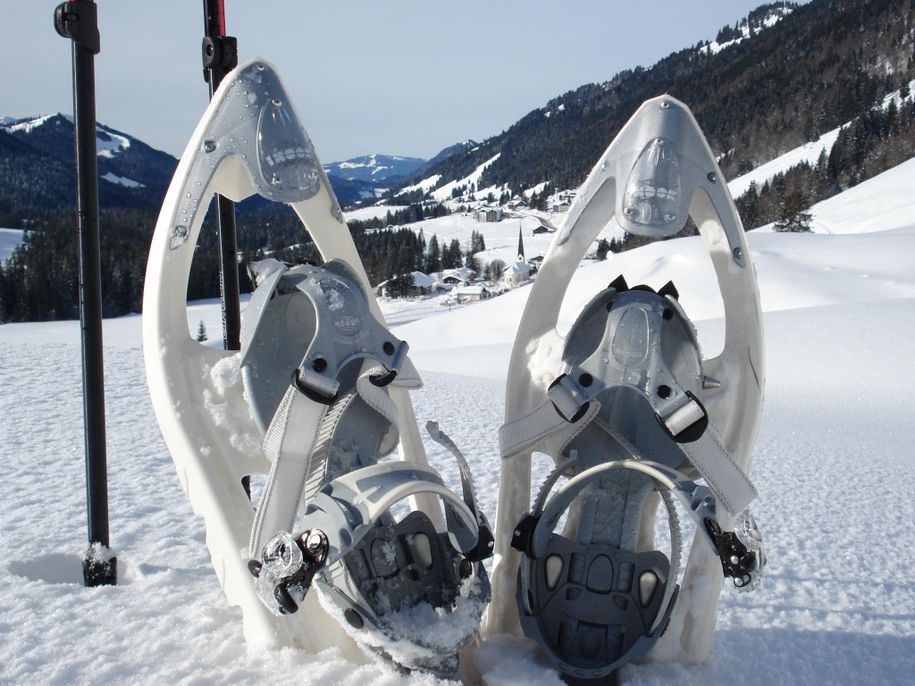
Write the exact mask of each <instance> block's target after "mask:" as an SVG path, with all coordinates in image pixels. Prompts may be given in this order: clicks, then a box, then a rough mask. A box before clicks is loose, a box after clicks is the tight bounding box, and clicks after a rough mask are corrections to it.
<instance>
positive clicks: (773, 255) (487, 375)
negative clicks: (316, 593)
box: [0, 162, 915, 686]
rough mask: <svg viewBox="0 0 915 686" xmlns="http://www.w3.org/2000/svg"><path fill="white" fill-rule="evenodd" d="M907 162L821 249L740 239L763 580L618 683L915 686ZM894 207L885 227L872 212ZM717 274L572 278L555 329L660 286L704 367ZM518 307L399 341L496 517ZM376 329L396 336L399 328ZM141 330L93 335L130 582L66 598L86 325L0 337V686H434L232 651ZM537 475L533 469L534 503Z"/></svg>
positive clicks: (493, 677) (528, 676)
mask: <svg viewBox="0 0 915 686" xmlns="http://www.w3.org/2000/svg"><path fill="white" fill-rule="evenodd" d="M911 164H912V163H911V162H910V163H905V165H900V167H897V168H896V169H895V170H890V171H889V172H886V173H884V174H882V175H880V177H877V178H876V179H875V180H874V181H873V182H872V183H871V186H870V187H869V188H867V187H866V186H865V184H861V186H859V187H857V188H856V189H852V190H851V191H848V192H847V193H846V194H843V195H841V196H837V198H833V199H831V201H826V202H824V203H821V205H820V206H818V208H815V209H816V217H817V221H818V222H819V221H822V222H823V223H824V226H826V227H827V228H829V229H830V230H831V231H832V232H831V233H816V234H781V233H766V232H753V233H751V234H750V248H751V251H752V254H753V258H754V260H755V263H756V268H757V272H758V275H759V280H760V291H761V295H762V303H763V307H764V309H765V315H764V325H765V331H766V359H767V386H766V403H765V408H764V412H763V416H762V423H761V428H760V433H759V438H758V440H757V448H756V457H755V460H754V473H753V477H754V481H755V483H756V485H757V487H758V488H759V491H760V493H761V499H760V501H759V503H758V506H756V507H755V511H756V516H757V519H758V521H759V522H760V525H761V527H762V529H763V534H764V536H765V540H766V542H767V545H768V559H769V565H768V567H767V576H766V578H765V579H764V581H763V585H762V586H761V588H760V589H759V590H757V591H756V592H754V593H752V594H741V593H737V592H735V591H734V590H733V589H731V588H726V589H725V590H724V592H723V593H722V603H721V608H720V610H719V618H718V629H717V632H716V635H715V642H714V648H713V653H712V656H711V658H710V659H709V661H708V662H707V663H705V664H702V665H690V666H685V665H666V664H651V663H649V664H643V665H630V666H627V667H625V668H624V670H623V673H622V680H623V681H624V682H625V683H630V684H640V685H642V684H667V683H671V682H673V683H682V684H687V685H697V686H698V685H699V684H709V683H711V684H719V683H720V684H724V683H733V682H734V680H735V675H739V680H740V681H741V683H746V684H751V685H760V686H762V685H763V684H811V685H812V684H823V683H828V684H849V685H851V684H859V683H868V684H902V683H911V678H912V673H913V670H915V650H913V639H912V637H913V635H915V585H913V583H912V582H911V581H910V580H908V577H907V572H908V570H910V569H912V568H913V567H915V527H912V521H915V500H913V498H912V497H911V494H912V492H913V489H915V470H913V469H912V448H911V446H912V443H913V425H912V420H911V410H912V403H911V401H910V400H909V398H910V397H911V389H912V388H913V386H915V365H913V364H912V363H911V341H912V340H913V339H915V200H912V199H909V200H908V202H904V200H905V199H906V198H911V193H907V194H906V193H901V192H899V188H900V187H901V186H900V185H897V184H904V183H905V178H906V177H908V178H909V179H911V178H912V169H913V167H911V166H908V165H911ZM861 188H864V190H858V189H861ZM849 194H850V195H849ZM880 198H885V199H886V200H880ZM893 198H898V199H899V200H898V202H896V203H895V204H893V205H892V206H890V205H888V204H887V205H885V206H884V207H882V208H881V207H875V204H876V203H879V202H888V200H889V199H893ZM875 199H876V200H875ZM830 202H831V204H829V203H830ZM830 213H832V214H830ZM876 214H879V215H880V217H881V219H879V220H878V219H874V220H873V221H874V222H877V221H882V222H884V225H885V226H886V227H888V228H890V229H891V230H883V231H878V230H874V229H875V225H872V224H871V222H872V218H873V217H874V216H875V215H876ZM443 219H448V218H443ZM518 221H519V220H512V222H500V224H502V223H504V224H510V223H513V226H514V232H513V236H512V241H513V242H516V241H517V228H518V223H517V222H518ZM474 226H475V227H476V228H477V229H479V228H481V227H483V228H486V225H482V224H476V223H475V224H474ZM489 226H492V225H489ZM855 227H858V228H859V229H863V230H865V231H866V232H860V231H859V232H854V231H853V229H854V228H855ZM453 228H454V230H455V231H458V230H461V231H463V230H464V229H463V227H459V226H458V225H457V224H455V225H454V227H453ZM503 228H505V227H503ZM501 230H502V229H500V231H501ZM426 235H427V236H430V235H431V231H429V230H428V229H427V230H426ZM441 237H442V236H441V233H440V238H441ZM546 238H547V239H549V236H546ZM494 240H495V239H494ZM488 241H489V239H488V237H487V242H488ZM525 247H527V237H525ZM512 249H514V248H512ZM529 252H533V251H531V250H529ZM710 269H711V268H710V266H709V265H708V262H707V257H706V256H705V255H704V252H703V250H702V247H701V245H700V242H699V239H697V238H687V239H677V240H670V241H664V242H661V243H654V244H652V245H650V246H647V247H645V248H640V249H638V250H634V251H630V252H628V253H624V254H622V255H618V256H614V257H612V258H611V259H609V260H607V261H605V262H599V263H590V264H586V265H585V266H583V267H582V268H580V269H579V270H578V271H577V272H576V275H575V278H574V281H573V283H572V286H571V288H570V291H569V301H570V302H568V303H567V305H566V307H565V308H564V309H563V311H562V314H561V318H560V319H561V322H560V325H561V326H560V328H562V329H565V328H567V327H568V326H569V324H570V323H571V321H572V320H573V319H574V317H575V315H576V314H577V308H579V307H580V306H581V305H582V304H583V303H584V302H585V301H587V300H588V299H589V298H590V297H591V295H592V294H593V293H594V292H595V291H596V290H597V289H599V288H603V287H605V286H606V284H607V283H608V281H609V280H610V279H612V278H613V277H614V276H616V275H617V274H619V273H620V272H622V273H624V274H625V276H626V278H627V280H628V281H629V283H633V284H634V283H641V282H647V283H649V284H650V285H653V286H660V285H662V284H663V283H664V282H665V281H666V280H667V279H668V278H673V279H674V280H675V281H676V284H677V287H678V288H679V290H680V293H681V294H682V299H681V301H682V303H683V305H684V307H685V309H686V310H687V312H688V313H689V314H690V316H692V317H693V318H694V319H696V320H697V327H698V330H699V336H700V341H701V343H702V345H703V348H704V350H705V352H706V354H709V351H712V350H714V349H715V348H716V346H720V345H721V341H722V338H723V326H722V321H721V319H719V318H717V317H719V316H720V314H721V310H720V303H719V302H717V300H716V298H714V297H712V294H713V293H714V290H715V283H714V276H713V275H712V274H711V272H710ZM529 293H530V288H527V287H522V288H519V289H516V290H514V291H511V292H510V293H508V294H506V295H503V296H500V297H498V298H493V299H490V300H487V301H485V302H482V303H479V304H474V305H469V306H466V307H461V308H454V309H453V310H451V311H447V310H445V309H444V308H439V309H441V310H444V311H443V312H442V314H440V315H437V316H434V317H425V318H420V319H417V320H415V321H413V322H412V323H409V324H405V325H401V326H397V327H395V329H394V333H395V334H396V335H397V336H399V337H401V338H403V339H405V340H407V341H408V342H409V343H410V346H411V356H412V358H413V360H414V361H415V362H416V364H417V366H418V368H419V369H420V370H421V371H422V373H423V377H424V380H425V382H426V386H425V388H423V389H421V390H419V391H417V392H415V393H414V394H413V397H414V401H415V403H416V414H417V419H418V421H419V422H420V425H424V424H425V422H426V421H427V420H430V419H435V420H438V421H439V422H440V423H441V425H442V429H443V430H444V431H446V432H447V433H448V434H449V435H451V437H452V438H453V439H454V440H455V442H456V443H457V444H458V445H459V446H460V448H461V450H462V451H463V452H464V454H465V455H466V456H467V459H468V462H469V463H470V466H471V468H472V469H473V471H474V474H475V478H476V485H477V492H478V496H479V501H480V505H481V507H482V509H483V510H484V511H485V512H487V513H488V514H489V515H490V518H491V519H492V518H493V517H494V515H495V510H496V501H497V497H498V476H499V467H500V464H499V458H498V445H497V432H498V427H499V424H500V423H501V420H502V413H503V398H504V392H505V384H504V378H505V373H506V367H507V362H508V356H509V354H510V350H511V344H512V340H513V338H514V329H515V326H516V324H517V321H518V319H519V317H520V314H521V310H522V309H523V307H524V303H525V300H526V298H527V296H528V294H529ZM384 309H385V311H386V313H390V314H391V315H392V317H391V318H392V320H393V319H394V318H395V315H397V314H398V313H399V312H400V313H402V312H405V311H408V310H409V308H404V307H401V304H400V303H396V304H395V303H384ZM187 318H188V325H189V329H190V330H191V331H195V330H196V327H197V323H198V321H200V320H201V319H202V320H204V321H205V323H206V326H207V329H208V332H209V334H210V338H211V339H218V338H219V334H218V332H219V312H218V305H217V304H216V303H215V302H213V301H209V302H200V303H194V304H192V305H191V306H190V307H189V309H188V313H187ZM140 321H141V320H140V316H139V315H134V316H130V317H123V318H119V319H113V320H107V321H106V322H105V342H106V351H105V353H106V392H107V431H108V456H109V466H110V481H109V495H110V502H111V533H112V548H113V549H114V551H115V553H116V554H117V556H118V561H119V575H120V578H121V581H122V583H121V585H119V586H117V587H106V588H96V589H86V588H83V587H82V586H81V585H80V584H79V580H80V559H81V556H82V554H83V551H84V549H85V547H86V543H85V529H84V522H85V519H84V517H85V496H84V491H83V478H84V474H83V470H84V467H83V440H82V402H81V398H80V395H79V392H78V389H79V387H80V366H79V365H80V347H79V324H78V322H72V321H71V322H48V323H29V324H9V325H3V326H0V384H2V389H3V392H2V394H0V414H2V416H3V418H4V419H3V422H2V424H0V460H2V462H3V464H5V465H7V467H8V469H7V470H6V473H5V477H4V490H3V497H2V498H0V531H2V534H3V535H2V536H0V556H2V560H3V562H2V563H0V636H2V640H0V683H68V684H70V683H73V684H94V683H100V682H113V683H134V682H137V683H176V684H178V683H180V684H204V683H233V684H255V683H271V684H304V685H305V686H325V685H326V684H328V683H352V684H378V685H381V684H384V685H388V684H390V685H394V684H404V683H408V684H436V683H439V682H438V681H437V680H435V679H433V678H431V677H429V676H422V675H417V674H412V675H409V676H408V675H403V674H400V673H397V672H395V671H394V670H393V669H391V668H390V667H388V666H386V665H384V664H381V663H379V662H376V661H370V662H368V663H367V664H362V665H354V664H350V663H348V662H346V661H345V660H344V659H343V657H342V656H341V654H340V653H339V652H337V651H336V650H329V651H326V652H323V653H321V654H319V655H307V654H304V653H301V652H298V651H295V650H292V649H285V650H280V651H273V652H268V651H266V650H263V649H258V648H255V647H251V646H247V645H246V644H245V643H244V641H243V639H242V635H241V617H240V613H239V611H238V610H237V609H236V608H230V607H228V606H227V605H226V601H225V597H224V596H223V594H222V591H221V590H220V588H219V584H218V582H217V580H216V575H215V574H214V572H213V569H212V567H211V564H210V560H209V557H208V554H207V550H206V546H205V543H204V537H205V533H204V530H203V525H202V520H201V519H199V518H198V517H196V516H195V515H194V514H193V513H192V511H191V508H190V506H189V504H188V503H187V501H186V499H185V498H184V496H183V495H182V492H181V489H180V486H179V484H178V479H177V478H176V474H175V470H174V467H173V466H172V463H171V460H170V458H169V456H168V452H167V449H166V448H165V444H164V442H163V440H162V438H161V436H160V434H159V429H158V427H157V424H156V422H155V419H154V417H153V413H152V408H151V406H150V401H149V396H148V393H147V390H146V384H145V379H144V365H143V357H142V351H141V349H140ZM236 371H237V370H236V369H234V368H233V367H232V366H231V363H229V362H227V363H226V366H225V368H224V369H221V370H219V373H220V376H219V378H218V379H217V380H218V381H219V382H220V383H231V382H232V381H233V379H234V378H235V374H236ZM217 386H218V384H217ZM216 400H218V398H217V399H216ZM214 408H216V404H214ZM426 447H427V450H428V452H429V456H430V460H431V462H432V464H433V465H435V466H436V467H438V468H439V469H440V470H441V471H442V473H443V475H444V477H445V479H446V482H447V483H449V485H451V486H452V487H453V488H459V486H458V484H459V476H458V473H457V467H456V465H455V463H454V460H453V459H452V458H451V457H450V455H448V454H447V451H446V450H445V449H444V448H442V447H441V446H438V445H437V444H434V443H433V442H431V441H428V442H427V445H426ZM549 468H550V464H549V462H548V461H547V460H535V473H534V476H533V478H534V480H535V482H536V481H537V480H542V478H544V477H545V475H546V473H547V472H548V470H549ZM473 655H474V658H475V662H476V667H477V669H478V670H479V672H480V674H481V681H482V683H485V684H488V685H489V686H495V685H499V686H502V685H508V684H518V683H524V684H528V685H529V686H540V685H545V684H551V685H557V684H560V683H561V682H560V681H559V680H558V679H557V677H556V674H555V672H554V671H553V670H552V668H550V667H549V665H548V664H547V663H546V662H545V660H544V659H543V657H542V656H541V655H539V653H538V651H537V649H536V648H535V647H534V646H532V644H531V643H530V642H527V641H523V640H519V639H510V638H507V637H498V638H496V639H494V640H489V641H486V642H484V643H483V644H482V645H481V646H480V647H478V648H477V649H476V650H475V651H474V653H473Z"/></svg>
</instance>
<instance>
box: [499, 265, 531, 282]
mask: <svg viewBox="0 0 915 686" xmlns="http://www.w3.org/2000/svg"><path fill="white" fill-rule="evenodd" d="M530 278H531V267H530V265H529V264H528V263H527V262H522V261H520V260H519V261H518V262H515V263H514V264H513V265H511V266H509V267H507V268H506V269H505V271H504V272H503V273H502V283H504V284H505V286H506V287H508V288H514V287H515V286H517V285H518V284H521V283H524V282H525V281H527V280H529V279H530Z"/></svg>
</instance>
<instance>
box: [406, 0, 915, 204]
mask: <svg viewBox="0 0 915 686" xmlns="http://www.w3.org/2000/svg"><path fill="white" fill-rule="evenodd" d="M913 26H915V1H913V0H901V1H900V0H813V1H812V2H810V3H809V4H806V5H802V6H795V5H793V4H791V3H777V4H771V5H763V6H761V7H760V8H758V9H757V10H755V11H754V12H753V13H751V14H750V16H749V17H748V18H747V19H746V20H745V23H744V24H741V23H739V24H738V26H737V27H724V28H723V29H722V31H720V32H719V35H718V37H717V39H716V41H715V42H714V43H701V44H699V45H695V46H692V47H686V48H684V49H681V50H679V51H677V52H674V53H672V54H671V55H669V56H668V57H666V58H664V59H662V60H660V61H659V62H658V63H657V64H655V65H653V66H650V67H647V68H646V67H641V66H639V67H634V68H632V69H629V70H626V71H623V72H620V73H619V74H617V75H616V76H614V77H613V78H611V79H610V80H608V81H606V82H603V83H600V84H587V85H584V86H581V87H580V88H577V89H575V90H573V91H570V92H568V93H565V94H563V95H561V96H559V97H556V98H554V99H552V100H550V101H549V102H547V103H546V104H545V105H544V106H543V107H542V108H540V109H537V110H534V111H532V112H530V113H528V114H527V115H526V116H524V117H523V118H522V119H520V120H519V121H518V122H516V123H515V124H513V125H512V126H510V127H508V128H507V129H506V130H505V131H503V132H502V133H500V134H498V135H496V136H493V137H492V138H489V139H487V140H485V141H483V143H481V144H480V145H478V146H476V147H475V148H472V149H467V150H465V151H463V152H461V153H459V154H456V155H454V156H452V157H451V158H449V159H447V160H445V161H443V162H441V163H439V164H437V165H431V166H430V167H429V168H428V169H426V170H424V172H423V173H424V178H425V179H432V178H434V177H436V176H437V177H438V178H437V179H436V180H435V182H434V183H427V184H425V188H424V189H425V190H430V191H432V190H435V189H437V188H441V187H442V186H444V185H445V184H447V183H449V182H453V181H457V180H459V179H462V178H465V177H467V176H469V175H470V174H471V173H472V172H473V171H474V170H475V169H477V168H479V167H480V165H482V164H483V163H485V162H486V161H487V160H490V159H492V158H494V157H495V156H496V155H498V156H499V157H498V159H497V160H496V161H494V162H493V163H492V164H491V165H489V166H488V167H487V168H486V170H485V172H484V173H483V174H482V176H481V178H480V180H479V183H478V184H477V188H483V187H486V188H489V187H496V188H501V187H505V186H507V187H510V188H511V189H512V191H514V192H520V191H521V190H523V189H529V188H532V187H534V186H535V185H537V184H540V183H542V182H550V183H551V184H553V185H554V186H555V187H557V188H574V187H576V186H578V185H579V184H580V183H581V182H582V180H583V179H584V177H585V175H586V174H587V172H588V171H589V169H590V167H591V164H592V163H593V161H594V160H595V159H597V157H598V156H599V154H600V153H601V151H602V150H603V149H604V147H606V145H607V143H608V142H609V141H610V140H611V139H612V138H613V136H614V135H615V134H616V132H617V131H618V130H619V129H620V127H621V126H622V124H623V123H624V122H625V121H626V120H627V119H628V117H629V116H630V115H631V113H632V112H633V111H635V109H636V108H637V107H638V105H639V104H640V103H641V102H642V101H644V100H646V99H648V98H650V97H654V96H657V95H659V94H662V93H670V94H671V95H673V96H675V97H677V98H680V99H681V100H683V101H684V102H686V103H687V104H688V105H689V106H690V108H691V109H692V111H693V113H694V114H695V115H696V117H697V119H698V121H699V123H700V125H701V126H702V128H703V130H704V132H705V134H706V136H707V138H708V139H709V142H710V144H711V146H712V148H713V150H714V151H716V153H717V154H719V155H720V156H721V158H720V164H721V166H722V169H723V171H724V172H725V175H726V176H728V177H736V176H739V175H741V174H744V173H746V172H748V171H750V170H752V169H753V168H755V167H757V166H758V165H760V164H763V163H765V162H767V161H769V160H771V159H773V158H775V157H777V156H779V155H781V154H782V153H784V152H786V151H788V150H791V149H793V148H796V147H798V146H800V145H802V144H804V143H806V142H808V141H814V140H816V139H817V138H818V137H819V136H821V135H822V134H824V133H826V132H828V131H831V130H832V129H834V128H836V127H837V126H840V125H842V124H844V123H846V122H848V121H851V120H853V119H854V118H856V117H858V116H860V115H862V114H864V113H865V112H867V111H868V109H869V108H870V107H872V106H874V105H879V104H880V102H881V101H882V99H883V97H884V96H886V95H887V94H888V93H890V92H892V91H894V90H896V89H899V88H901V87H903V86H904V85H905V84H908V83H909V82H910V81H911V80H912V79H913V78H915V57H913V46H915V37H913V29H912V27H913ZM719 40H720V42H719ZM904 138H905V139H906V140H907V141H908V144H909V146H910V148H913V147H915V144H913V138H915V132H913V131H911V130H908V131H907V132H905V135H904ZM909 156H911V155H909ZM899 161H901V160H899ZM411 183H412V184H414V185H415V184H416V183H417V180H411Z"/></svg>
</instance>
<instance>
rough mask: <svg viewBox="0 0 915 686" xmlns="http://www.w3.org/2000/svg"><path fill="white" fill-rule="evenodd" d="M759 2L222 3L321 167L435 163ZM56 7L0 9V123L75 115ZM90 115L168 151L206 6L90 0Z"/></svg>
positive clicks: (196, 109)
mask: <svg viewBox="0 0 915 686" xmlns="http://www.w3.org/2000/svg"><path fill="white" fill-rule="evenodd" d="M759 4H761V0H680V1H679V2H675V1H674V0H640V1H639V2H631V0H625V1H623V0H600V1H593V2H592V1H585V0H564V1H563V2H561V3H560V2H545V1H543V0H489V1H484V0H463V1H461V0H458V1H453V0H452V1H451V2H444V1H443V0H386V1H385V2H377V1H376V2H368V1H365V0H361V1H356V0H335V1H334V2H312V1H306V0H259V1H258V2H251V1H250V0H248V1H244V0H226V24H227V30H228V33H229V34H230V35H234V36H236V37H237V38H238V46H239V56H240V59H242V60H246V59H249V58H251V57H255V56H259V57H262V58H263V59H266V60H268V61H269V62H271V63H273V64H274V65H275V66H276V67H277V69H278V70H279V72H280V74H281V76H282V77H283V80H284V82H285V84H286V87H287V90H288V91H289V92H290V95H291V97H292V98H293V99H294V101H295V105H296V109H297V111H298V113H299V115H300V117H301V119H302V122H303V124H304V125H305V127H306V128H307V129H308V131H309V133H310V135H311V138H312V140H313V141H314V143H315V146H316V148H317V150H318V154H319V156H320V157H321V158H322V159H323V160H325V161H335V160H343V159H347V158H350V157H355V156H358V155H363V154H368V153H385V154H393V155H408V156H414V157H423V158H430V157H432V156H433V155H434V154H436V153H437V152H438V151H439V150H441V149H442V148H444V147H446V146H448V145H451V144H453V143H456V142H458V141H461V140H465V139H467V138H473V139H474V140H478V141H480V140H483V139H485V138H487V137H489V136H492V135H495V134H498V133H499V132H500V131H502V130H504V129H506V128H508V127H509V126H511V125H512V124H513V123H514V122H515V121H517V120H518V119H519V118H521V117H522V116H524V115H525V114H526V113H528V112H530V111H531V110H533V109H536V108H538V107H542V106H543V105H544V104H546V102H547V101H548V100H549V99H550V98H552V97H555V96H557V95H560V94H562V93H564V92H566V91H568V90H571V89H574V88H576V87H578V86H581V85H583V84H586V83H591V82H601V81H606V80H607V79H609V78H611V77H612V76H613V75H614V74H616V73H617V72H618V71H620V70H622V69H628V68H632V67H635V66H638V65H642V66H650V65H651V64H653V63H654V62H656V61H657V60H658V59H660V58H661V57H664V56H665V55H667V54H669V53H670V52H672V51H674V50H678V49H681V48H685V47H688V46H691V45H695V44H696V43H697V42H699V41H700V40H712V39H714V37H715V34H716V32H717V31H718V29H719V28H720V27H721V26H723V25H725V24H733V23H735V22H736V21H737V20H738V19H740V18H741V17H743V16H746V14H747V12H748V11H749V10H751V9H753V8H754V7H756V6H758V5H759ZM55 5H56V3H55V2H43V1H40V0H0V115H6V116H11V117H26V116H31V115H37V114H47V113H51V112H64V113H72V111H73V105H72V90H71V66H70V65H71V62H70V45H69V43H70V41H68V40H65V39H63V38H60V37H59V36H58V35H57V34H56V33H55V31H54V28H53V25H52V14H53V10H54V7H55ZM98 5H99V28H100V32H101V45H102V51H101V53H100V54H99V55H98V56H97V57H96V80H97V85H96V97H97V103H98V104H97V114H98V120H99V121H100V122H102V123H104V124H107V125H109V126H111V127H113V128H115V129H118V130H120V131H123V132H126V133H129V134H131V135H133V136H136V137H137V138H139V139H141V140H143V141H144V142H146V143H148V144H150V145H152V146H153V147H154V148H158V149H161V150H165V151H167V152H169V153H172V154H174V155H176V156H177V155H180V153H181V151H182V150H183V149H184V146H185V144H186V142H187V140H188V138H189V137H190V135H191V133H192V132H193V130H194V127H195V125H196V123H197V120H198V119H199V118H200V115H201V114H202V113H203V109H204V108H205V107H206V102H207V89H206V85H205V83H204V81H203V75H202V68H201V62H200V41H201V38H202V35H203V9H202V2H199V1H194V0H153V1H152V2H150V1H149V0H146V1H144V2H140V1H139V0H99V2H98Z"/></svg>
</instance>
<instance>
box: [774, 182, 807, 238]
mask: <svg viewBox="0 0 915 686" xmlns="http://www.w3.org/2000/svg"><path fill="white" fill-rule="evenodd" d="M812 221H813V217H812V216H811V214H810V212H808V211H807V203H806V201H805V200H804V196H803V195H802V194H801V193H800V192H798V191H792V192H790V193H788V194H787V195H785V197H784V198H783V199H782V204H781V208H780V209H779V214H778V220H776V222H775V230H776V231H791V232H795V233H799V232H804V231H810V230H811V223H812Z"/></svg>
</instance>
